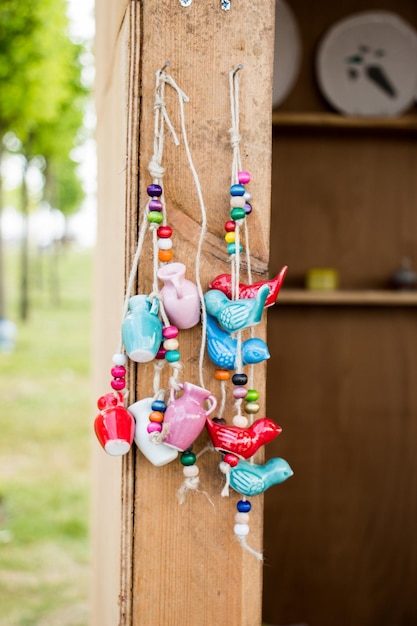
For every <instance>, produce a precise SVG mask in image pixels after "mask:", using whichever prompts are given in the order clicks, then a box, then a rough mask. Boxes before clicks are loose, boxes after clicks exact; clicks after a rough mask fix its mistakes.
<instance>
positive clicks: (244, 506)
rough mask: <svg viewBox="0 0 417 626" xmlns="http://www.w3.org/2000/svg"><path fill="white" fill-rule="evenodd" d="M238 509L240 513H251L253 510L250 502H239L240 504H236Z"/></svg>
mask: <svg viewBox="0 0 417 626" xmlns="http://www.w3.org/2000/svg"><path fill="white" fill-rule="evenodd" d="M236 508H237V510H238V511H239V513H249V511H250V510H251V508H252V505H251V503H250V502H249V500H239V502H238V503H237V504H236Z"/></svg>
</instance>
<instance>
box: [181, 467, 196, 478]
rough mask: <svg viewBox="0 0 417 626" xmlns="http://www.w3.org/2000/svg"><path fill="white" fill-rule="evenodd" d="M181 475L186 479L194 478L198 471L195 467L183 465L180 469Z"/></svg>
mask: <svg viewBox="0 0 417 626" xmlns="http://www.w3.org/2000/svg"><path fill="white" fill-rule="evenodd" d="M182 473H183V474H184V476H185V477H186V478H194V476H198V475H199V473H200V470H199V469H198V467H197V465H185V466H184V467H183V468H182Z"/></svg>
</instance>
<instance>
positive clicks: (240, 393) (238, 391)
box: [233, 387, 248, 400]
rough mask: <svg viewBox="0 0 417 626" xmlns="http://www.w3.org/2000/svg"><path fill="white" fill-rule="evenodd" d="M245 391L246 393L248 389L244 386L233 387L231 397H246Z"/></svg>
mask: <svg viewBox="0 0 417 626" xmlns="http://www.w3.org/2000/svg"><path fill="white" fill-rule="evenodd" d="M247 393H248V390H247V389H246V387H235V388H234V389H233V397H234V398H236V399H237V400H238V399H239V398H246V394H247Z"/></svg>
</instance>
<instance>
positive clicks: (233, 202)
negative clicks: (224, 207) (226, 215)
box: [230, 196, 246, 209]
mask: <svg viewBox="0 0 417 626" xmlns="http://www.w3.org/2000/svg"><path fill="white" fill-rule="evenodd" d="M245 204H246V200H245V198H244V197H243V196H231V198H230V206H231V207H232V209H236V208H239V209H243V207H244V206H245Z"/></svg>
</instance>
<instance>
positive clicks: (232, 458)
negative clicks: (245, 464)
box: [223, 452, 239, 467]
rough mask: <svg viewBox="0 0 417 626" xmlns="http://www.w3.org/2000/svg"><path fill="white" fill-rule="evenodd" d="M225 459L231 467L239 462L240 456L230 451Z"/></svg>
mask: <svg viewBox="0 0 417 626" xmlns="http://www.w3.org/2000/svg"><path fill="white" fill-rule="evenodd" d="M223 461H224V462H225V463H227V464H228V465H230V467H236V465H237V464H238V463H239V458H238V457H237V456H236V454H231V453H230V452H228V453H227V454H225V455H224V457H223Z"/></svg>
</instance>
